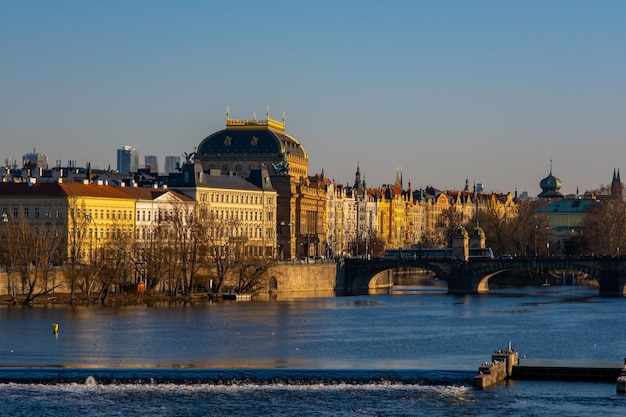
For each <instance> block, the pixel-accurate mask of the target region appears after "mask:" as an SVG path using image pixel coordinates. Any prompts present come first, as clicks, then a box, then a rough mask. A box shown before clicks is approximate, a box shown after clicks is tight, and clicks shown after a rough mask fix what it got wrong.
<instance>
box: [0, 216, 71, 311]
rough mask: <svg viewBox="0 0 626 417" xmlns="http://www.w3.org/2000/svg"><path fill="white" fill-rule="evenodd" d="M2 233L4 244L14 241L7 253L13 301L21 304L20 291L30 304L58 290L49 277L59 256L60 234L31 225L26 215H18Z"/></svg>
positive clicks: (51, 228)
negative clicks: (18, 297)
mask: <svg viewBox="0 0 626 417" xmlns="http://www.w3.org/2000/svg"><path fill="white" fill-rule="evenodd" d="M2 234H3V235H4V236H3V237H4V238H5V239H3V241H10V242H11V244H10V245H8V246H7V248H6V252H5V253H4V256H5V259H4V261H5V264H6V265H7V272H8V275H9V287H10V288H9V292H10V294H11V297H12V299H13V301H14V302H17V301H18V300H17V294H18V292H20V293H22V294H24V297H23V299H22V300H21V303H23V304H30V303H31V302H32V301H33V300H34V299H36V298H37V297H39V296H42V295H45V294H48V293H50V292H52V291H54V289H55V288H57V287H58V286H59V285H56V284H55V283H51V282H50V279H49V277H50V273H51V271H52V266H51V265H52V261H53V260H54V259H55V257H57V256H58V247H59V238H58V231H57V230H56V229H55V228H53V227H51V226H49V227H44V226H43V225H29V223H28V219H27V218H26V216H23V215H18V216H17V217H13V218H12V219H11V220H8V221H7V222H4V224H3V227H2ZM9 237H10V239H9ZM18 287H20V288H19V290H20V291H18Z"/></svg>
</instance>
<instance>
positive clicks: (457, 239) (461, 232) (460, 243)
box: [452, 226, 469, 261]
mask: <svg viewBox="0 0 626 417" xmlns="http://www.w3.org/2000/svg"><path fill="white" fill-rule="evenodd" d="M452 257H453V258H456V259H461V260H463V261H467V260H468V259H469V235H468V233H467V230H465V228H464V227H463V226H459V227H457V228H456V230H455V231H454V236H453V237H452Z"/></svg>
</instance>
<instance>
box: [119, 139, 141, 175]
mask: <svg viewBox="0 0 626 417" xmlns="http://www.w3.org/2000/svg"><path fill="white" fill-rule="evenodd" d="M138 169H139V152H137V149H135V148H133V147H132V146H124V147H122V148H119V149H118V150H117V170H118V172H120V173H121V174H130V173H133V172H137V170H138Z"/></svg>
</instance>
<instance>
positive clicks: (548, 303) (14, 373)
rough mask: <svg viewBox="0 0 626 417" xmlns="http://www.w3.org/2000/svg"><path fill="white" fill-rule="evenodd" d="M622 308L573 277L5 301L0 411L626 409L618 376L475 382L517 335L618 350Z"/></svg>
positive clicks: (575, 356)
mask: <svg viewBox="0 0 626 417" xmlns="http://www.w3.org/2000/svg"><path fill="white" fill-rule="evenodd" d="M444 290H445V289H444ZM625 308H626V299H623V298H599V297H598V296H597V289H594V288H587V287H571V286H551V287H524V288H514V289H500V290H494V291H492V292H491V293H490V294H485V295H471V296H452V295H447V294H446V293H445V292H442V291H441V289H440V288H437V287H403V288H397V289H396V291H394V292H393V293H392V294H380V295H368V296H358V297H323V298H310V299H292V300H278V301H249V302H235V301H233V302H223V303H196V304H193V305H173V306H152V307H143V306H133V307H117V308H111V307H97V306H91V307H74V308H72V307H69V306H47V307H44V306H36V307H5V308H2V309H0V399H1V400H2V403H1V404H2V411H0V414H5V415H12V416H31V415H38V416H41V415H51V416H52V415H54V416H56V415H67V416H75V415H79V414H84V415H90V416H112V415H120V416H121V415H123V416H139V415H151V416H217V415H238V416H258V415H264V416H265V415H301V416H363V415H365V416H420V415H428V416H449V415H476V416H503V415H519V416H542V417H545V416H548V415H568V416H588V415H602V416H618V415H619V416H623V415H625V414H626V396H624V395H620V394H617V393H616V392H615V384H602V383H594V384H591V383H577V382H534V381H512V382H509V383H504V384H502V385H499V386H497V387H495V388H493V389H489V390H485V391H474V390H473V389H472V387H471V380H472V378H473V376H474V374H475V373H476V370H477V368H478V365H479V364H480V363H481V362H484V361H486V360H489V359H490V356H491V352H492V351H493V350H496V349H503V348H506V346H507V344H508V342H509V341H511V342H512V344H513V347H514V348H516V349H517V350H518V351H519V352H520V356H521V357H524V356H526V357H527V358H541V359H571V360H574V361H611V362H622V361H623V359H624V356H626V322H625V321H624V309H625ZM53 323H58V325H59V332H58V334H56V335H55V334H53V332H52V324H53Z"/></svg>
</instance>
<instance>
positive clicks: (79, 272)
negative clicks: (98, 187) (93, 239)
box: [64, 195, 92, 301]
mask: <svg viewBox="0 0 626 417" xmlns="http://www.w3.org/2000/svg"><path fill="white" fill-rule="evenodd" d="M91 222H92V218H91V216H89V215H88V214H87V213H86V210H85V203H84V202H83V201H80V200H79V198H78V197H77V196H75V195H68V196H67V224H66V225H65V227H66V229H67V230H66V231H67V233H66V234H65V236H67V240H66V242H67V262H65V265H64V275H65V278H66V280H67V282H68V284H69V286H70V299H71V300H72V301H74V299H75V294H76V285H77V283H78V282H79V281H80V280H82V279H84V280H88V279H89V275H88V271H85V263H86V261H87V259H86V254H85V251H86V248H87V231H88V229H89V225H90V223H91ZM90 261H91V260H90Z"/></svg>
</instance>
